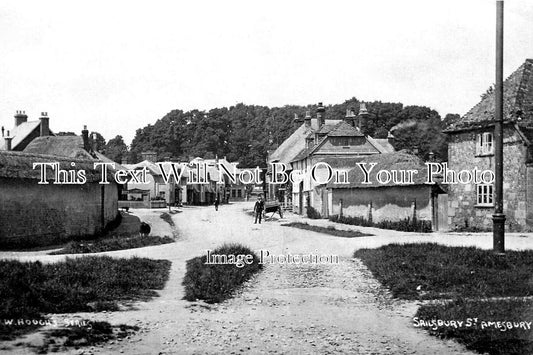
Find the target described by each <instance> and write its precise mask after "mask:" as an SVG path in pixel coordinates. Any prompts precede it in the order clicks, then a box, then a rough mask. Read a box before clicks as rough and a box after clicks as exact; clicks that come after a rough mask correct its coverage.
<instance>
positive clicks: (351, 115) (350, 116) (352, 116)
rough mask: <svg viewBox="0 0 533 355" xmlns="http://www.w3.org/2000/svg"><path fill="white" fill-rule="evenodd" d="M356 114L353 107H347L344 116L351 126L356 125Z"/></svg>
mask: <svg viewBox="0 0 533 355" xmlns="http://www.w3.org/2000/svg"><path fill="white" fill-rule="evenodd" d="M356 117H357V116H355V114H354V113H353V110H352V109H346V117H344V121H345V122H346V123H348V124H349V125H350V126H352V127H355V118H356Z"/></svg>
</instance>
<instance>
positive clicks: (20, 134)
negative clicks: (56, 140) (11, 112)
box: [0, 111, 54, 151]
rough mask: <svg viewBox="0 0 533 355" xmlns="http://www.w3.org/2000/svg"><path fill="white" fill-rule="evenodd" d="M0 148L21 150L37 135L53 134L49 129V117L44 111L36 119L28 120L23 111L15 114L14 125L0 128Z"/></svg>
mask: <svg viewBox="0 0 533 355" xmlns="http://www.w3.org/2000/svg"><path fill="white" fill-rule="evenodd" d="M1 131H2V138H3V139H0V150H12V151H23V150H24V149H25V148H26V147H27V146H28V144H30V143H31V142H32V141H33V140H34V139H35V138H37V137H46V136H53V135H54V133H53V132H52V131H50V118H49V117H48V114H47V113H46V112H42V113H41V117H40V118H39V120H36V121H28V115H26V113H25V112H24V111H17V112H16V114H15V125H14V127H13V128H12V129H11V130H6V129H5V127H2V128H1Z"/></svg>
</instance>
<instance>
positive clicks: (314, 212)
mask: <svg viewBox="0 0 533 355" xmlns="http://www.w3.org/2000/svg"><path fill="white" fill-rule="evenodd" d="M307 217H308V218H311V219H321V218H322V216H321V215H320V213H319V212H318V211H317V210H315V209H314V208H313V207H311V206H308V207H307Z"/></svg>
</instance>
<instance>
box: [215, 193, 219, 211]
mask: <svg viewBox="0 0 533 355" xmlns="http://www.w3.org/2000/svg"><path fill="white" fill-rule="evenodd" d="M219 203H220V200H219V199H218V196H217V198H215V211H218V205H219Z"/></svg>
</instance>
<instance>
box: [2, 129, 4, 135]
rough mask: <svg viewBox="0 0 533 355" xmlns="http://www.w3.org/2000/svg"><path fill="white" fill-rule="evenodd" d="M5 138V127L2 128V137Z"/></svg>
mask: <svg viewBox="0 0 533 355" xmlns="http://www.w3.org/2000/svg"><path fill="white" fill-rule="evenodd" d="M3 136H4V126H2V137H3Z"/></svg>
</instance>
